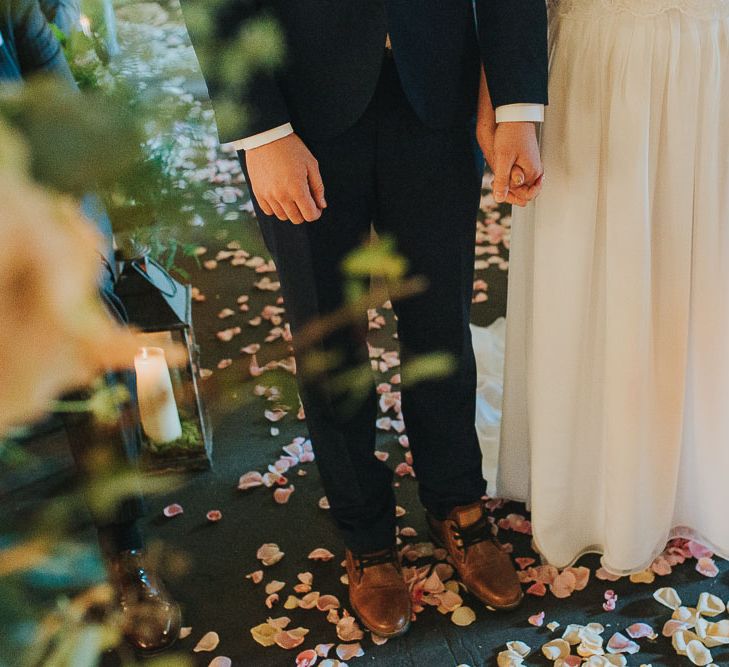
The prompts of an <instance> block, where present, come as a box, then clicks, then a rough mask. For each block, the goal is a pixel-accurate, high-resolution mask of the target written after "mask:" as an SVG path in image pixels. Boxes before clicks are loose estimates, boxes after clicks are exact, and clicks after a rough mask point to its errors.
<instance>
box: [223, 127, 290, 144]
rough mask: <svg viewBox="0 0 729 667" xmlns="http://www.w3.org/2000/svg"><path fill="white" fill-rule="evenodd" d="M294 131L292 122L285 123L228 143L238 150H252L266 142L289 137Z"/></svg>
mask: <svg viewBox="0 0 729 667" xmlns="http://www.w3.org/2000/svg"><path fill="white" fill-rule="evenodd" d="M293 133H294V128H293V127H292V126H291V123H284V124H283V125H279V126H278V127H273V128H271V129H270V130H266V131H265V132H259V133H258V134H254V135H252V136H250V137H244V138H243V139H238V140H237V141H231V142H230V143H229V144H228V145H229V146H232V147H233V148H234V149H235V150H236V151H250V150H253V149H254V148H260V147H261V146H265V145H266V144H270V143H273V142H274V141H278V140H279V139H283V138H284V137H288V136H289V135H290V134H293Z"/></svg>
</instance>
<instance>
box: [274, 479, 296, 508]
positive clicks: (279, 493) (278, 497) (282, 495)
mask: <svg viewBox="0 0 729 667" xmlns="http://www.w3.org/2000/svg"><path fill="white" fill-rule="evenodd" d="M293 492H294V485H293V484H292V485H291V486H289V487H287V488H285V489H281V488H279V489H276V490H275V491H274V492H273V499H274V500H275V501H276V502H277V503H278V504H279V505H285V504H286V503H287V502H289V498H291V494H292V493H293Z"/></svg>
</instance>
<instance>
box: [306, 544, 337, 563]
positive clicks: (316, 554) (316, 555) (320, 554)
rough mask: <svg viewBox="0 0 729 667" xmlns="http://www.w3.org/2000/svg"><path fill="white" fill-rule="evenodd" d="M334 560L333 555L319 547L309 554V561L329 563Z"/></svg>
mask: <svg viewBox="0 0 729 667" xmlns="http://www.w3.org/2000/svg"><path fill="white" fill-rule="evenodd" d="M333 558H334V554H333V553H332V552H331V551H329V549H323V548H321V547H319V548H318V549H314V551H312V552H311V553H310V554H309V560H321V561H325V562H326V561H330V560H332V559H333Z"/></svg>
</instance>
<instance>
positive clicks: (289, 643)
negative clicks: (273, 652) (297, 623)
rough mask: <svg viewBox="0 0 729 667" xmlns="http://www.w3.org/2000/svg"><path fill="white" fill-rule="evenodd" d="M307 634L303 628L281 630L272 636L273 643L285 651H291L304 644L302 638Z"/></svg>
mask: <svg viewBox="0 0 729 667" xmlns="http://www.w3.org/2000/svg"><path fill="white" fill-rule="evenodd" d="M308 632H309V631H308V630H307V629H305V628H296V629H294V630H283V631H282V632H279V633H277V634H276V635H275V636H274V638H273V641H274V642H275V643H276V646H280V647H281V648H283V649H286V650H291V649H293V648H296V647H297V646H301V645H302V644H303V643H304V637H305V636H306V635H307V633H308Z"/></svg>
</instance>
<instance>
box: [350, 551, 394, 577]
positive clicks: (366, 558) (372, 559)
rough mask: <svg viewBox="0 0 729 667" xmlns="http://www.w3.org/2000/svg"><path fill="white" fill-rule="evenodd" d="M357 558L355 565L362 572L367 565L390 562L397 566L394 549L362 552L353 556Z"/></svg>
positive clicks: (372, 565) (373, 565)
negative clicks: (369, 552) (368, 552)
mask: <svg viewBox="0 0 729 667" xmlns="http://www.w3.org/2000/svg"><path fill="white" fill-rule="evenodd" d="M355 558H356V560H357V566H358V567H359V571H360V572H361V573H363V574H364V571H365V569H366V568H368V567H375V566H376V565H388V564H390V563H392V564H393V565H395V566H397V564H398V559H397V553H396V552H395V549H387V550H385V551H378V552H376V553H373V554H363V555H361V556H355Z"/></svg>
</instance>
